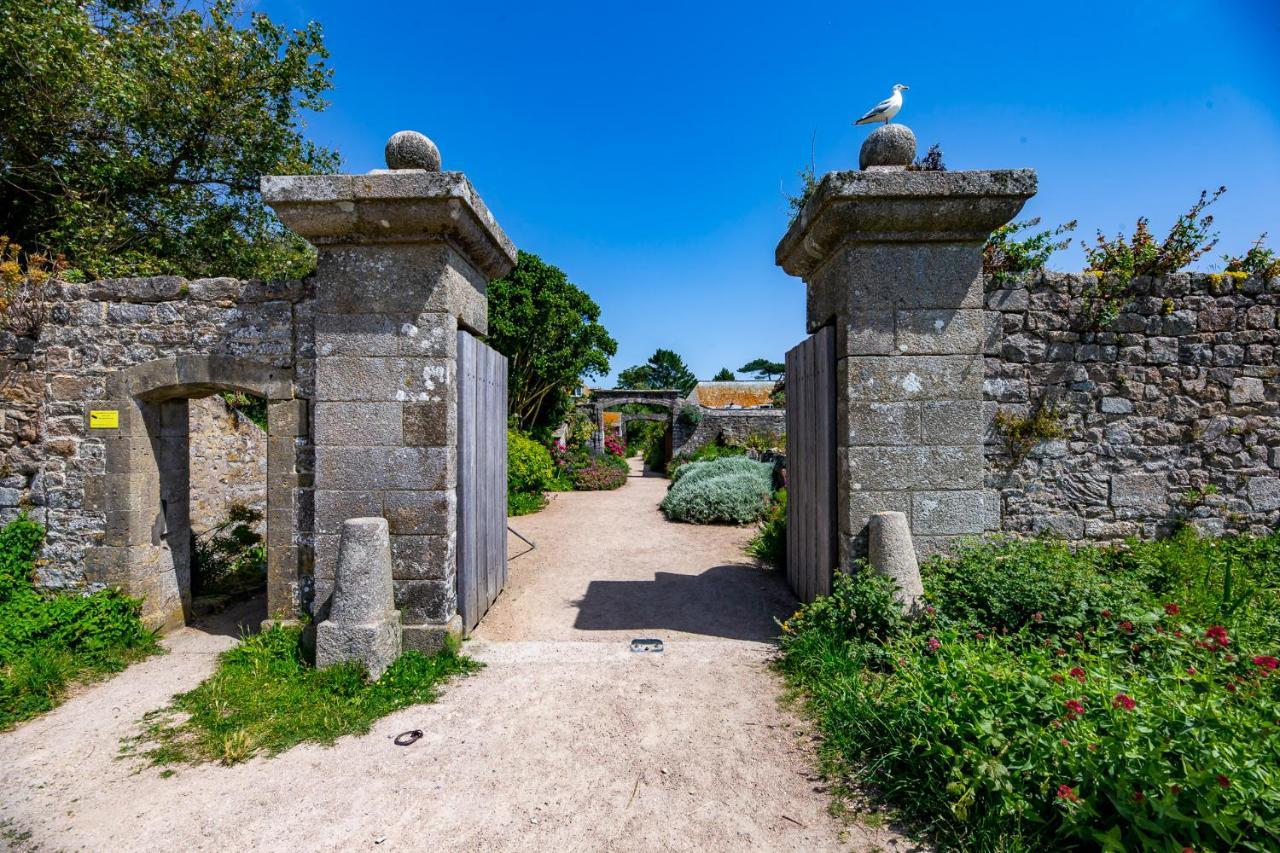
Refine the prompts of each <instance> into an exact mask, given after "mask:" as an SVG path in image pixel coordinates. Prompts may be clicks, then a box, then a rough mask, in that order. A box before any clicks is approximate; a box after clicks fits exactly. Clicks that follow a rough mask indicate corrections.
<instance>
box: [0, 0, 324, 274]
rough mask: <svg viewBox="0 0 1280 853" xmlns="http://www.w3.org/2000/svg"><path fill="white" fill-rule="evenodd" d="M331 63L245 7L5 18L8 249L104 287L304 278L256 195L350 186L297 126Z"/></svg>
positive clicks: (38, 1)
mask: <svg viewBox="0 0 1280 853" xmlns="http://www.w3.org/2000/svg"><path fill="white" fill-rule="evenodd" d="M192 5H194V8H189V6H192ZM327 57H328V53H327V52H326V50H325V48H324V41H323V35H322V33H321V29H320V26H319V25H318V24H315V23H312V24H310V25H308V26H307V27H306V29H302V30H294V31H292V32H290V31H288V30H287V29H286V28H285V27H281V26H277V25H276V24H274V23H272V22H271V20H270V19H269V18H267V17H266V16H265V15H260V14H254V15H252V16H250V17H248V18H245V17H244V16H242V15H241V14H240V13H239V12H238V11H237V10H236V7H235V5H234V3H233V0H208V2H206V3H204V4H201V3H200V2H199V0H197V2H196V3H195V4H186V3H183V4H179V3H177V2H176V0H5V2H4V3H3V4H0V79H3V80H4V81H5V84H4V86H3V87H0V114H2V115H3V116H4V121H3V122H0V234H7V235H8V236H10V237H11V238H13V239H14V240H15V241H16V242H19V243H22V244H23V245H25V246H27V247H28V248H30V249H33V250H40V251H44V252H46V253H50V254H56V253H59V252H60V253H63V254H65V255H66V257H67V260H68V261H69V263H70V264H71V265H72V266H73V267H75V268H77V269H79V270H80V271H81V272H82V273H84V274H86V275H88V276H91V277H102V276H112V275H149V274H170V273H175V274H181V275H187V276H202V275H235V276H241V277H296V276H300V275H304V274H306V273H307V272H309V271H310V270H311V269H312V268H314V265H315V260H314V253H313V251H312V250H311V248H310V247H309V246H308V245H307V244H306V242H305V241H303V240H302V239H301V238H300V237H298V236H297V235H295V234H293V233H291V232H289V231H287V230H286V229H285V228H284V227H283V226H282V225H281V224H280V222H279V220H277V219H276V217H275V216H274V214H273V213H272V212H271V210H270V209H268V208H267V207H266V206H265V205H264V204H263V203H262V200H261V197H260V196H259V193H258V179H259V177H260V176H261V175H263V174H309V173H317V172H332V171H335V170H336V169H337V166H338V163H339V159H338V155H337V154H336V153H335V152H333V151H331V150H329V149H326V148H321V147H318V146H316V145H314V144H312V143H310V142H307V141H306V140H305V139H304V138H303V135H302V122H301V118H300V114H301V112H302V111H303V110H317V111H318V110H322V109H324V107H325V106H326V103H325V102H324V100H322V98H321V96H322V95H323V93H324V92H325V91H327V90H328V89H329V88H331V85H332V84H331V82H330V77H331V72H330V70H329V69H328V68H327V67H326V65H325V59H326V58H327Z"/></svg>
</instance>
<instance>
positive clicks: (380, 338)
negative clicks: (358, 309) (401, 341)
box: [315, 314, 400, 358]
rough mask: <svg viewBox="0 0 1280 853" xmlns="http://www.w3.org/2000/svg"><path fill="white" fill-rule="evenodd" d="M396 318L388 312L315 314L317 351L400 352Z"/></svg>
mask: <svg viewBox="0 0 1280 853" xmlns="http://www.w3.org/2000/svg"><path fill="white" fill-rule="evenodd" d="M399 325H400V324H399V322H398V321H397V319H396V317H395V316H393V315H391V314H317V315H316V321H315V335H316V355H318V356H321V357H325V358H327V357H331V356H356V357H361V356H363V357H368V356H382V357H391V356H395V355H399V354H400V353H399V346H398V342H397V340H396V337H397V335H396V331H397V329H398V328H399Z"/></svg>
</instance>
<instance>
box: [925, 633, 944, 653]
mask: <svg viewBox="0 0 1280 853" xmlns="http://www.w3.org/2000/svg"><path fill="white" fill-rule="evenodd" d="M928 645H929V651H931V652H936V651H937V650H938V649H940V648H942V643H939V642H938V638H937V637H930V638H929V643H928Z"/></svg>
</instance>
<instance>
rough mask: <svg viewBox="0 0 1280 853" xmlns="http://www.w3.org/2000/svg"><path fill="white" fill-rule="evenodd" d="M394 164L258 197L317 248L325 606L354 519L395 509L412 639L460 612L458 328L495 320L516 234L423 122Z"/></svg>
mask: <svg viewBox="0 0 1280 853" xmlns="http://www.w3.org/2000/svg"><path fill="white" fill-rule="evenodd" d="M387 157H388V165H389V166H391V167H392V168H391V169H388V170H375V171H373V172H371V173H369V174H367V175H307V176H291V177H285V176H275V177H270V176H269V177H264V178H263V179H262V195H263V198H264V199H265V200H266V201H267V203H268V204H270V205H271V206H272V207H273V208H275V210H276V212H277V214H279V216H280V219H281V220H282V221H283V222H284V223H285V225H287V226H288V227H290V228H292V229H293V230H294V231H296V232H297V233H299V234H301V235H302V236H303V237H305V238H307V239H308V240H309V241H311V243H312V244H314V245H315V246H316V248H317V249H318V250H319V253H320V254H319V263H318V266H317V268H316V273H315V278H314V284H315V300H316V301H315V348H316V353H315V356H316V392H315V405H314V410H313V412H312V430H313V436H314V441H315V448H316V463H315V520H314V524H315V540H316V541H315V610H316V612H317V615H318V616H319V617H320V618H323V616H324V608H325V606H326V604H327V602H328V599H329V598H330V596H331V595H332V592H333V583H334V572H335V566H336V561H337V552H338V536H339V533H340V532H341V528H342V523H343V521H345V520H346V519H349V518H354V517H365V516H374V517H377V516H381V517H383V518H386V519H387V523H388V526H389V529H390V538H391V556H392V564H393V577H394V581H395V583H394V587H395V604H396V607H398V608H399V609H400V612H401V618H402V621H403V623H404V646H405V648H410V649H421V650H430V649H432V648H435V647H437V646H438V645H439V643H440V642H441V639H442V637H443V635H444V634H445V633H446V632H448V631H451V630H456V628H457V626H458V618H457V586H456V565H455V551H454V547H455V537H456V533H457V515H456V500H455V486H456V483H457V387H456V384H455V378H456V358H457V331H458V330H459V329H464V330H467V331H469V332H471V333H473V334H476V335H483V334H485V333H486V332H487V331H488V300H487V298H486V295H485V294H486V288H487V286H488V282H489V281H490V280H491V279H494V278H499V277H501V276H504V275H506V274H507V273H508V272H509V271H510V270H511V268H512V266H513V265H514V264H515V259H516V253H515V247H514V246H513V245H512V244H511V241H510V240H509V239H507V236H506V234H504V233H503V231H502V229H501V228H499V227H498V223H497V222H496V221H495V220H494V218H493V215H492V214H491V213H490V212H489V210H488V208H486V207H485V205H484V202H483V201H481V200H480V196H479V194H478V193H477V192H476V191H475V189H474V188H473V187H472V186H471V183H470V182H469V181H468V180H467V178H466V176H465V175H463V174H462V173H461V172H442V171H439V168H440V155H439V152H438V151H437V150H436V148H435V146H434V145H433V144H432V143H431V141H430V140H428V139H427V138H426V137H424V136H422V135H421V134H412V133H401V134H397V135H396V136H395V137H393V138H392V141H391V143H389V144H388V146H387Z"/></svg>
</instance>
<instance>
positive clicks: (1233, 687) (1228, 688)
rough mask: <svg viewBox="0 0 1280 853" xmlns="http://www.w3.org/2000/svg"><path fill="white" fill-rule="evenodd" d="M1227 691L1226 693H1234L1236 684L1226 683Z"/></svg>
mask: <svg viewBox="0 0 1280 853" xmlns="http://www.w3.org/2000/svg"><path fill="white" fill-rule="evenodd" d="M1227 692H1228V693H1235V692H1236V686H1235V685H1234V684H1228V685H1227Z"/></svg>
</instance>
